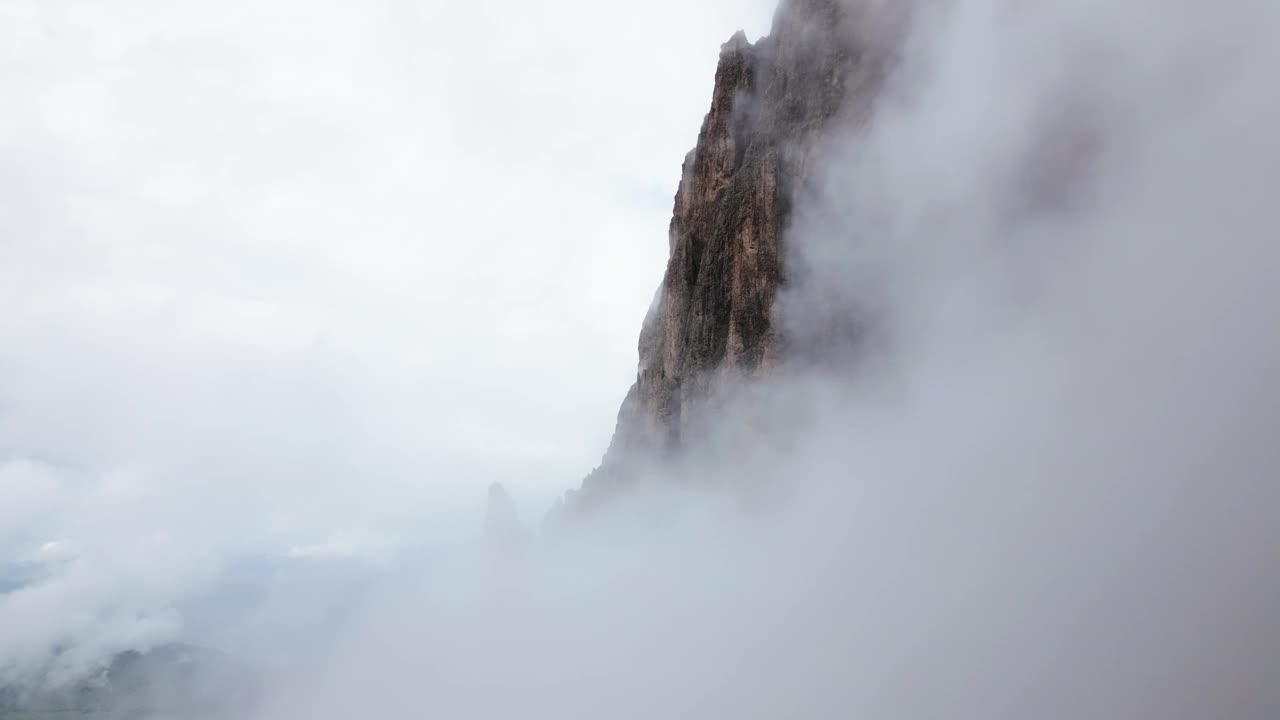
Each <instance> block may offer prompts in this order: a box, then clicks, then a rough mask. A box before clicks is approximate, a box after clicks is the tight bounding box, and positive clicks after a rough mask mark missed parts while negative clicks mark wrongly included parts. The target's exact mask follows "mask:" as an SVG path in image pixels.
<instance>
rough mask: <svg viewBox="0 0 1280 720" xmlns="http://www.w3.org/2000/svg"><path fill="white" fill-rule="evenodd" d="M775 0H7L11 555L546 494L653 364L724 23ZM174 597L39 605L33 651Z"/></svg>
mask: <svg viewBox="0 0 1280 720" xmlns="http://www.w3.org/2000/svg"><path fill="white" fill-rule="evenodd" d="M770 12H771V8H770V7H769V6H768V3H767V2H764V1H763V0H761V1H760V2H754V3H742V2H736V1H730V0H725V1H723V2H712V3H698V4H697V5H696V6H690V5H688V4H687V3H680V2H650V3H643V4H638V5H627V4H609V3H596V2H577V1H574V0H570V1H565V2H543V3H517V2H477V3H451V2H450V3H445V2H434V1H432V0H428V1H427V2H404V1H398V0H391V1H387V2H372V3H365V2H361V3H336V4H335V3H319V4H317V3H311V2H292V1H290V0H286V1H284V2H269V3H260V2H225V3H224V2H219V3H204V2H168V1H167V0H166V1H155V2H152V1H147V0H138V1H133V0H120V1H112V2H98V1H97V0H92V1H86V2H76V1H66V2H64V1H62V0H55V1H53V2H45V1H44V0H31V1H27V0H6V2H3V3H0V87H2V88H3V90H4V95H5V97H6V98H7V100H6V111H5V113H4V118H3V119H0V156H2V157H3V159H4V162H3V163H0V165H2V166H3V169H2V170H0V186H2V188H3V194H4V196H5V198H6V199H5V200H4V201H3V202H2V203H0V237H3V241H2V242H0V288H2V289H0V293H2V294H3V304H4V306H5V308H6V310H5V312H4V313H3V318H0V565H18V566H24V567H25V566H26V565H25V564H28V563H37V564H46V563H45V561H46V560H47V558H46V557H45V555H47V554H48V553H49V552H53V550H55V549H57V548H61V550H59V551H58V552H59V553H60V558H59V561H58V562H59V563H62V564H59V565H57V567H59V568H60V572H65V573H66V578H65V582H68V583H90V584H94V585H95V588H96V583H98V582H99V581H101V582H103V583H107V584H109V585H112V586H115V585H120V586H121V587H122V588H127V587H129V586H130V585H138V584H141V583H143V582H145V581H146V578H160V577H166V578H167V577H168V575H169V573H171V572H176V573H178V574H179V576H180V577H181V579H175V580H174V587H173V588H172V589H175V590H176V589H178V588H180V587H184V586H186V585H188V584H189V583H190V582H191V581H192V580H193V579H195V578H192V577H187V576H188V575H195V576H197V577H198V576H201V575H204V574H205V573H213V572H216V571H218V569H219V568H220V567H221V566H222V565H223V564H224V562H225V560H226V559H227V558H229V557H235V556H238V555H241V554H273V553H276V554H281V555H284V554H287V553H289V552H290V550H291V549H292V550H298V551H299V552H301V553H302V554H314V553H316V552H317V551H319V550H320V549H326V548H327V549H328V551H330V552H336V553H339V554H348V555H349V554H353V553H355V554H360V555H369V554H378V553H383V552H388V551H391V550H393V549H395V548H397V547H401V546H404V545H409V546H412V545H414V544H417V543H421V542H425V541H437V540H439V539H441V538H448V537H453V536H455V535H457V534H458V533H460V532H467V533H470V532H472V531H473V529H474V528H475V527H477V526H478V522H479V517H480V510H481V508H482V503H483V501H484V496H485V488H486V486H487V485H488V484H489V483H490V482H493V481H495V480H501V481H503V482H504V483H506V484H507V485H508V486H509V487H511V488H512V489H513V491H514V492H516V494H517V496H518V497H522V498H524V500H525V502H526V503H527V504H528V505H529V507H530V509H531V510H532V509H533V508H541V507H545V506H546V505H547V504H549V501H550V499H551V497H553V496H554V494H556V493H557V492H559V491H561V490H563V488H564V487H566V486H568V485H570V484H572V483H573V482H575V481H576V480H577V479H578V478H581V477H582V476H584V475H585V474H586V473H587V472H588V471H589V470H590V469H591V467H592V466H593V465H594V463H595V462H596V461H597V460H598V459H599V457H600V455H601V453H602V452H603V448H604V447H605V445H606V444H607V442H608V438H609V434H610V432H611V430H612V426H613V419H614V416H615V413H616V411H617V406H618V403H619V402H620V399H621V397H622V395H623V394H624V393H625V392H626V389H627V386H628V385H629V384H630V382H631V379H632V377H633V374H634V366H635V332H636V331H635V328H636V326H638V324H639V322H640V319H641V318H642V317H643V316H644V313H645V311H646V309H647V307H648V304H649V302H650V300H651V298H652V295H653V290H654V287H655V286H656V284H657V283H658V282H659V280H660V278H661V273H662V266H663V262H664V260H665V253H666V235H665V233H666V227H667V223H668V221H669V217H670V207H671V198H672V197H673V196H674V192H675V184H676V182H677V181H678V179H679V177H678V176H679V166H680V161H681V158H682V157H683V155H684V153H685V152H686V151H687V150H688V148H689V147H691V146H692V144H693V141H694V138H695V135H696V132H697V122H698V118H699V117H700V115H701V113H702V112H704V111H705V108H706V104H707V102H708V101H707V98H708V97H709V96H710V89H711V83H712V79H713V77H712V76H713V72H714V67H715V62H716V54H717V48H718V46H719V43H720V42H723V41H724V40H725V39H727V38H728V37H729V35H730V34H731V33H732V32H734V31H735V30H736V29H737V28H739V27H741V26H743V25H744V24H746V25H747V26H748V27H749V29H751V30H752V31H753V32H754V33H755V34H760V33H763V32H764V31H765V30H766V29H767V23H768V20H769V13H770ZM50 543H53V544H52V545H48V544H50ZM46 545H48V548H46V549H45V550H43V551H42V550H41V548H44V547H45V546H46ZM42 553H43V554H42ZM295 554H298V553H296V552H295ZM73 556H74V557H81V561H79V562H75V563H72V564H70V565H68V564H66V563H68V562H69V561H70V558H72V557H73ZM170 556H172V557H170ZM15 572H17V571H15ZM20 574H21V573H20ZM88 574H92V575H94V578H89V577H87V576H84V577H81V575H88ZM72 576H76V577H79V579H75V580H72V579H71V577H72ZM108 578H115V579H114V580H109V579H108ZM157 582H161V583H167V582H168V580H163V581H159V580H158V581H157ZM156 590H157V591H158V592H157V593H154V594H152V593H146V592H143V591H136V592H137V593H139V594H142V595H145V596H147V597H154V598H155V603H156V607H154V608H152V607H149V605H148V604H149V603H150V602H152V601H150V600H148V601H145V602H141V603H137V602H135V601H134V600H132V599H129V600H123V599H122V600H120V601H119V602H116V601H114V600H113V601H100V600H99V597H98V595H99V594H100V592H106V591H107V590H106V589H105V588H102V589H93V590H91V589H89V588H83V587H78V586H77V587H65V588H61V589H57V588H55V587H54V586H52V585H50V586H49V587H47V588H46V589H44V590H40V591H38V592H40V593H47V594H50V595H53V594H57V595H58V597H59V598H63V599H60V600H58V601H57V602H59V603H62V602H65V603H69V604H71V605H73V606H74V607H69V608H67V613H62V614H61V615H62V616H63V617H61V618H59V617H55V616H57V615H59V613H55V612H54V611H53V610H52V609H50V607H49V605H48V604H49V603H50V602H51V600H49V599H47V598H46V599H41V600H39V601H36V600H34V598H33V599H32V600H29V601H28V600H24V599H22V597H19V596H13V597H6V598H4V599H3V600H0V626H3V627H4V628H5V630H6V632H5V635H7V637H6V638H5V640H6V642H4V643H0V645H3V646H4V647H3V648H0V650H3V649H10V648H14V647H18V642H17V641H16V640H15V639H14V638H15V633H16V630H15V627H16V626H21V627H22V633H23V634H27V633H32V634H34V635H38V636H39V639H38V642H39V643H47V642H48V641H50V639H51V634H56V633H54V631H55V630H59V628H57V625H58V624H59V623H61V622H62V621H63V620H66V616H67V615H74V616H75V617H76V618H80V619H78V620H76V621H75V623H79V622H81V620H82V621H83V624H85V625H86V626H87V625H93V624H94V623H96V622H97V621H98V620H99V619H100V618H98V616H97V615H96V613H97V612H98V611H99V607H104V606H119V607H120V612H122V613H124V614H126V615H132V613H134V612H147V613H149V612H153V611H154V612H161V611H162V610H163V608H164V607H165V606H166V604H167V603H168V602H169V601H170V600H171V599H172V596H171V593H170V592H168V590H169V588H156ZM34 592H35V591H33V593H34ZM110 592H113V593H114V592H117V590H116V589H111V590H110ZM119 592H126V593H129V594H130V596H132V595H133V594H134V593H135V591H134V590H119ZM27 603H30V604H32V605H33V606H35V607H36V608H40V607H43V608H44V609H42V610H33V612H36V613H37V615H40V616H42V617H41V620H40V622H37V620H36V619H35V618H33V617H31V616H30V615H29V614H28V613H26V612H25V611H23V609H22V608H23V607H24V606H25V605H26V604H27ZM138 605H140V606H138ZM45 621H47V623H48V625H49V627H47V628H42V627H41V626H40V625H41V623H43V622H45ZM68 622H70V621H68ZM75 623H71V624H73V625H74V624H75ZM46 630H47V631H48V632H46ZM33 641H34V640H33ZM4 654H5V653H3V652H0V655H4ZM0 662H2V660H0Z"/></svg>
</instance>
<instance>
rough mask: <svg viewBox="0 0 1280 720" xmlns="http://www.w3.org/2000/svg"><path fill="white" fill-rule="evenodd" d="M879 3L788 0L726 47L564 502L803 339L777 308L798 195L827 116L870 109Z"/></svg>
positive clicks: (608, 482) (883, 49)
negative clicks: (666, 247) (758, 32)
mask: <svg viewBox="0 0 1280 720" xmlns="http://www.w3.org/2000/svg"><path fill="white" fill-rule="evenodd" d="M886 15H892V13H885V12H883V11H881V10H878V9H877V8H876V7H875V3H852V2H846V1H844V0H783V2H782V3H781V5H780V6H779V8H778V10H777V13H776V15H775V17H774V23H773V28H772V30H771V32H770V34H769V35H768V36H767V37H764V38H762V39H761V40H759V41H758V42H757V43H755V44H752V43H751V42H749V41H748V39H747V37H746V35H745V34H744V33H741V32H739V33H738V34H736V35H734V36H733V37H732V38H731V39H730V40H729V41H728V42H727V43H725V44H724V45H723V46H722V47H721V50H720V60H719V65H718V67H717V69H716V77H715V89H714V92H713V94H712V99H711V109H710V111H709V112H708V113H707V115H706V118H705V119H704V121H703V123H702V128H701V131H700V133H699V135H698V142H697V146H696V147H695V148H694V149H693V150H692V151H690V152H689V154H688V155H687V156H686V158H685V160H684V164H683V168H682V178H681V181H680V185H679V189H678V191H677V193H676V198H675V209H674V213H673V217H672V220H671V226H670V259H669V261H668V263H667V269H666V273H665V276H664V278H663V281H662V285H661V287H660V288H659V289H658V291H657V294H656V296H655V298H654V303H653V305H652V307H651V309H650V311H649V314H648V317H647V318H646V319H645V321H644V325H643V328H642V329H641V331H640V341H639V367H638V371H637V377H636V382H635V384H634V385H633V386H632V387H631V390H630V392H628V394H627V396H626V399H625V400H624V401H623V404H622V408H621V410H620V411H619V413H618V421H617V428H616V430H615V434H614V436H613V440H612V442H611V444H610V447H609V448H608V451H607V452H606V454H605V457H604V459H603V461H602V463H601V465H600V466H599V467H598V468H597V469H596V470H595V471H593V472H592V473H591V474H590V475H589V476H588V477H587V478H586V480H585V482H584V483H583V486H582V490H581V491H580V492H570V493H569V495H568V496H567V497H566V499H565V505H566V509H568V510H570V511H573V510H574V509H581V508H585V507H590V506H592V505H593V504H596V503H599V502H601V501H603V500H605V499H606V498H608V497H609V496H610V495H611V493H612V492H613V491H614V490H617V489H619V488H622V487H625V486H627V485H628V484H630V483H631V482H632V481H634V480H635V479H636V478H637V477H638V476H639V475H641V474H643V470H642V468H644V467H645V466H646V465H647V464H649V463H651V462H656V461H661V460H664V459H668V458H670V457H671V456H673V455H677V454H679V453H681V451H682V450H684V449H686V448H689V447H691V446H696V445H697V444H698V443H699V441H700V438H702V437H704V436H705V435H706V434H707V433H708V432H710V431H712V430H713V427H712V426H713V425H714V424H715V422H716V421H715V419H714V417H713V416H712V413H711V412H709V407H710V406H711V405H712V404H713V401H714V400H715V398H717V396H718V395H720V394H722V393H723V392H724V391H725V390H726V389H727V388H730V387H734V386H736V385H738V384H739V383H740V382H741V381H742V380H744V379H750V378H754V377H759V376H761V375H766V374H769V373H770V372H772V371H774V370H775V369H776V368H777V367H778V366H779V364H780V363H781V362H782V361H783V359H784V358H785V357H786V356H787V355H788V354H792V353H795V352H796V351H797V350H798V348H797V347H796V344H797V342H799V341H800V339H798V338H788V337H784V336H783V333H782V332H780V330H779V328H778V327H777V323H776V321H775V317H774V305H775V299H776V298H777V296H778V293H779V290H780V288H781V287H782V286H783V284H784V281H785V278H786V277H787V248H786V231H787V227H788V222H789V220H790V217H791V210H792V197H793V194H794V193H795V192H796V191H797V189H798V188H799V187H801V186H802V185H803V183H804V182H805V178H806V177H808V176H809V175H810V174H811V173H812V172H813V170H814V168H815V165H816V164H817V161H818V159H819V158H818V155H819V153H820V143H821V140H822V138H823V137H824V134H825V133H826V132H827V131H828V129H829V128H831V127H832V126H833V125H835V124H836V123H842V124H847V123H853V122H857V120H858V118H859V117H860V116H865V115H867V114H869V112H870V108H871V106H872V104H873V100H874V97H875V95H876V91H877V89H878V87H879V86H880V84H881V82H882V80H883V78H884V75H885V73H886V69H887V65H888V63H889V62H890V57H891V55H892V52H891V48H892V43H891V42H890V41H889V36H891V35H892V33H893V31H892V29H891V28H890V27H887V26H886V25H885V17H886Z"/></svg>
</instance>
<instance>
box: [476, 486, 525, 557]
mask: <svg viewBox="0 0 1280 720" xmlns="http://www.w3.org/2000/svg"><path fill="white" fill-rule="evenodd" d="M522 535H524V527H523V526H522V525H521V524H520V515H519V513H518V512H517V511H516V504H515V503H514V502H513V501H512V500H511V496H510V495H509V494H507V490H506V488H504V487H502V484H501V483H494V484H492V485H490V486H489V502H488V505H487V506H486V509H485V514H484V538H485V541H486V542H490V543H497V544H505V543H509V542H513V541H516V540H519V539H520V537H521V536H522Z"/></svg>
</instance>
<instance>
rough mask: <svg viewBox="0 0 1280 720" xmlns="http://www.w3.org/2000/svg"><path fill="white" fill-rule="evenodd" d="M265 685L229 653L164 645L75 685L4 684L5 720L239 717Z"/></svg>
mask: <svg viewBox="0 0 1280 720" xmlns="http://www.w3.org/2000/svg"><path fill="white" fill-rule="evenodd" d="M260 685H261V678H259V677H258V676H257V675H256V674H255V673H254V672H253V671H252V670H251V669H250V668H248V667H247V666H245V665H244V664H242V663H240V662H239V661H237V660H235V659H233V658H231V657H229V656H226V655H224V654H222V653H219V652H217V651H214V650H210V649H208V648H202V647H197V646H193V645H185V644H171V645H163V646H161V647H157V648H154V649H152V650H149V651H147V652H138V651H133V650H130V651H127V652H122V653H118V654H116V655H115V656H114V657H112V658H111V660H110V662H109V663H107V664H106V665H104V666H103V667H101V668H100V669H99V670H98V671H97V672H95V673H93V674H91V675H90V676H88V677H85V678H83V679H80V680H77V681H75V682H72V683H64V682H59V681H58V680H57V677H56V673H54V674H50V675H49V676H47V677H46V676H39V675H36V676H32V677H30V678H29V679H28V680H27V681H25V682H21V683H14V684H8V685H0V720H45V719H47V718H63V717H95V718H112V719H113V720H126V719H127V720H143V719H145V718H160V717H182V718H192V719H195V718H211V719H212V718H224V717H236V716H242V715H243V714H244V713H246V712H248V711H249V710H250V709H251V708H252V707H253V706H254V705H255V703H256V702H258V700H259V696H260V693H261V687H260Z"/></svg>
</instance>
